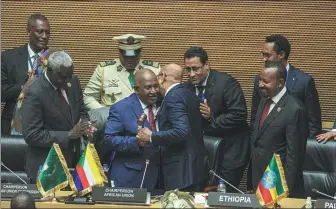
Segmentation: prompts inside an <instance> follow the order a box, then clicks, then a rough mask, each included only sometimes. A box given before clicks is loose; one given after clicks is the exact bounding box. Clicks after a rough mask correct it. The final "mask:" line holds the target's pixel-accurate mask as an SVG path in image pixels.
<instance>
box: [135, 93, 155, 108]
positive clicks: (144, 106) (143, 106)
mask: <svg viewBox="0 0 336 209" xmlns="http://www.w3.org/2000/svg"><path fill="white" fill-rule="evenodd" d="M137 98H138V100H139V102H140V104H141V107H142V109H143V110H144V109H146V108H147V107H148V105H145V103H143V102H142V101H141V99H140V98H139V97H138V95H137ZM152 106H153V107H156V105H155V104H153V105H152Z"/></svg>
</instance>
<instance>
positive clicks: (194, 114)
mask: <svg viewBox="0 0 336 209" xmlns="http://www.w3.org/2000/svg"><path fill="white" fill-rule="evenodd" d="M182 77H183V70H182V68H181V67H180V66H179V65H176V64H169V65H166V66H164V67H162V68H161V71H160V73H159V74H158V80H159V85H160V94H161V95H162V96H164V98H163V101H162V105H161V107H160V110H159V112H158V114H157V120H158V132H153V131H151V130H150V129H149V128H142V129H140V130H139V133H138V134H137V138H138V140H139V142H140V143H142V142H146V143H149V144H152V145H154V146H155V147H159V148H160V153H161V167H162V168H161V169H162V172H160V173H161V175H160V177H162V178H163V184H164V185H163V186H164V188H165V189H166V190H171V189H181V190H184V191H202V190H203V186H204V182H205V178H206V174H207V173H208V172H207V171H206V169H205V165H204V157H205V148H204V142H203V131H202V130H203V129H202V124H203V120H202V115H201V113H200V109H199V104H200V102H201V101H200V99H199V98H198V97H197V96H196V95H195V93H193V92H191V91H189V90H187V89H186V88H185V87H184V85H183V84H181V82H182Z"/></svg>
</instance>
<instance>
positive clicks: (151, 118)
mask: <svg viewBox="0 0 336 209" xmlns="http://www.w3.org/2000/svg"><path fill="white" fill-rule="evenodd" d="M147 108H148V121H149V125H150V127H151V129H152V131H153V132H156V127H155V121H154V114H153V106H152V105H148V106H147Z"/></svg>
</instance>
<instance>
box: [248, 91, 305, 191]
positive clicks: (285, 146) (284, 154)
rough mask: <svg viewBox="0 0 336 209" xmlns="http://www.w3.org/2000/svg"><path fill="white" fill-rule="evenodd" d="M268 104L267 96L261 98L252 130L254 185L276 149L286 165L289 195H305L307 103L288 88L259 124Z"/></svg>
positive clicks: (284, 165) (255, 185) (254, 185)
mask: <svg viewBox="0 0 336 209" xmlns="http://www.w3.org/2000/svg"><path fill="white" fill-rule="evenodd" d="M265 104H266V99H265V98H262V99H261V100H260V103H259V107H258V110H257V114H256V119H255V123H254V132H253V133H252V134H253V145H252V182H253V187H254V189H256V187H257V185H258V183H259V181H260V179H261V177H262V176H263V174H264V172H265V169H266V167H267V165H268V164H269V162H270V160H271V158H272V156H273V153H276V154H279V155H280V158H281V161H282V164H283V167H284V171H285V176H286V181H287V186H288V189H289V195H290V197H300V196H302V195H304V184H303V173H302V166H303V163H304V156H305V151H306V144H307V137H308V124H307V120H306V113H305V110H304V105H303V104H302V102H301V101H300V100H298V99H297V98H296V97H294V96H292V95H290V94H289V93H288V92H286V93H285V95H284V96H283V97H282V98H281V99H280V100H279V102H278V103H277V104H276V105H275V106H274V108H273V109H272V111H271V112H270V113H269V115H268V116H267V117H266V119H265V121H264V123H263V124H262V126H259V121H260V118H261V115H262V112H263V109H264V106H265Z"/></svg>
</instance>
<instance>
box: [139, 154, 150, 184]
mask: <svg viewBox="0 0 336 209" xmlns="http://www.w3.org/2000/svg"><path fill="white" fill-rule="evenodd" d="M148 164H149V160H146V166H145V171H144V174H143V175H142V181H141V185H140V189H141V188H142V185H143V182H144V180H145V176H146V172H147V166H148Z"/></svg>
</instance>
